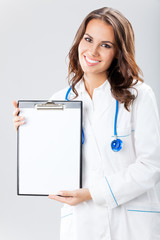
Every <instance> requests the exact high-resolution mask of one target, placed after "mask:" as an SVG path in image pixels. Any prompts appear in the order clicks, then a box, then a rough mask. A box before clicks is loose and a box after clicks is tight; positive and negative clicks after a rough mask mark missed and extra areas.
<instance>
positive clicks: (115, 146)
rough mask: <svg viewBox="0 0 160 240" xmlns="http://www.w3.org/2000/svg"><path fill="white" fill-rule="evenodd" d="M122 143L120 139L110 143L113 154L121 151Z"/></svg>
mask: <svg viewBox="0 0 160 240" xmlns="http://www.w3.org/2000/svg"><path fill="white" fill-rule="evenodd" d="M122 145H123V142H122V140H121V139H119V138H118V139H115V140H113V141H112V142H111V148H112V150H113V151H114V152H119V151H120V150H121V149H122Z"/></svg>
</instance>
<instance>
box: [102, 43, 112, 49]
mask: <svg viewBox="0 0 160 240" xmlns="http://www.w3.org/2000/svg"><path fill="white" fill-rule="evenodd" d="M101 46H103V47H105V48H111V46H110V45H108V44H105V43H104V44H102V45H101Z"/></svg>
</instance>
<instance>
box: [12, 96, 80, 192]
mask: <svg viewBox="0 0 160 240" xmlns="http://www.w3.org/2000/svg"><path fill="white" fill-rule="evenodd" d="M18 107H19V109H20V113H19V115H21V116H24V117H25V124H23V125H21V126H20V127H19V128H18V132H17V194H18V195H28V196H48V195H49V194H57V192H58V191H60V190H75V189H79V188H81V187H82V101H49V102H47V101H45V100H42V101H32V100H19V101H18Z"/></svg>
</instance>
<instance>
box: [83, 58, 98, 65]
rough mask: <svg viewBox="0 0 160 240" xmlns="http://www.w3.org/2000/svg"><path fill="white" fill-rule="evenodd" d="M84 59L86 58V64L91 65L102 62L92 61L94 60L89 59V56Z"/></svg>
mask: <svg viewBox="0 0 160 240" xmlns="http://www.w3.org/2000/svg"><path fill="white" fill-rule="evenodd" d="M84 58H85V60H86V62H87V63H88V64H90V65H96V64H97V63H99V62H100V61H98V60H92V59H90V58H88V57H87V56H84Z"/></svg>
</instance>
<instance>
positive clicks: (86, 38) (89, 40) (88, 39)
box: [84, 37, 92, 42]
mask: <svg viewBox="0 0 160 240" xmlns="http://www.w3.org/2000/svg"><path fill="white" fill-rule="evenodd" d="M84 39H85V40H86V41H87V42H91V41H92V39H91V38H89V37H84Z"/></svg>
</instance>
